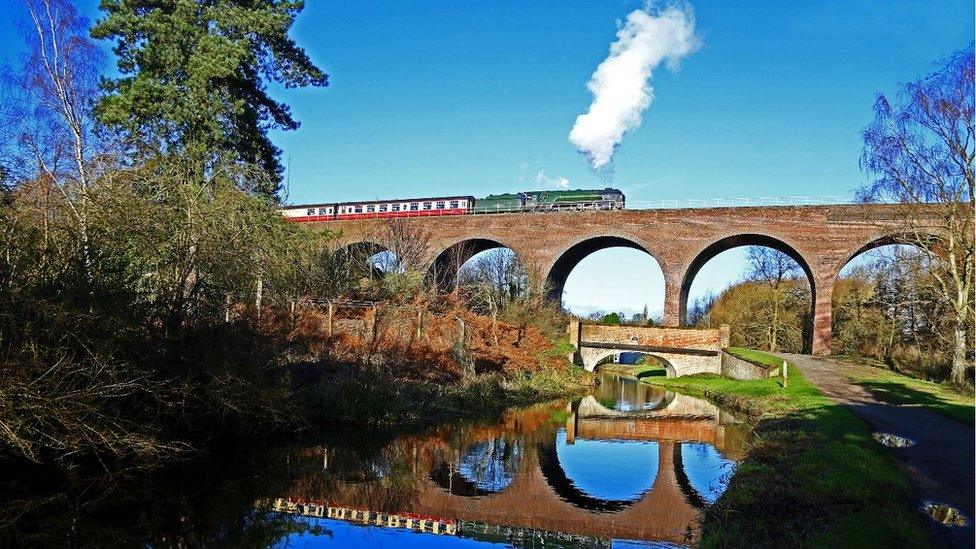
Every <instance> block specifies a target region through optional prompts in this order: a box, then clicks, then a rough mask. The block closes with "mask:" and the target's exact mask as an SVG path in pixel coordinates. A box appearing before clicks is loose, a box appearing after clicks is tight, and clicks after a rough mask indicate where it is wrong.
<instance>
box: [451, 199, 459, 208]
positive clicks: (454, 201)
mask: <svg viewBox="0 0 976 549" xmlns="http://www.w3.org/2000/svg"><path fill="white" fill-rule="evenodd" d="M457 208H458V201H457V200H452V201H451V209H452V210H456V209H457Z"/></svg>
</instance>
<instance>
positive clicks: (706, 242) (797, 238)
mask: <svg viewBox="0 0 976 549" xmlns="http://www.w3.org/2000/svg"><path fill="white" fill-rule="evenodd" d="M409 222H410V223H423V224H424V226H425V227H427V228H428V229H429V230H430V231H431V245H432V247H433V253H434V254H435V255H434V259H433V260H432V261H431V263H430V273H431V276H432V278H434V279H437V280H440V281H441V282H445V281H448V282H449V280H450V279H451V278H452V274H453V272H454V270H456V268H457V265H459V264H460V263H462V262H463V261H464V260H466V259H467V258H470V257H471V256H472V255H474V254H475V253H478V252H481V251H484V250H488V249H492V248H497V247H502V246H504V247H508V248H510V249H511V250H512V251H514V252H515V254H516V255H517V256H518V257H520V258H521V259H522V261H523V262H524V263H525V264H526V265H528V266H529V267H530V268H532V269H536V270H538V272H539V273H540V274H544V275H545V276H546V277H547V279H548V281H549V283H550V285H551V288H553V297H555V298H559V297H560V296H561V295H562V292H563V288H564V286H565V283H566V278H567V277H568V276H569V273H570V271H572V270H573V268H574V267H575V266H576V265H577V264H578V263H579V262H580V261H581V260H582V259H583V258H584V257H586V256H587V255H589V254H590V253H593V252H595V251H597V250H600V249H602V248H608V247H613V246H625V247H629V248H635V249H639V250H643V251H645V252H647V253H648V254H650V255H651V256H653V257H654V258H655V259H656V260H657V262H658V264H659V265H660V266H661V269H662V271H663V273H664V281H665V297H664V324H665V325H666V326H679V325H681V324H682V323H684V321H685V317H686V309H687V305H688V292H689V290H690V289H691V283H692V281H693V280H694V278H695V275H696V274H697V273H698V271H699V270H700V269H701V268H702V266H704V265H705V263H706V262H708V260H710V259H711V258H713V257H715V256H716V255H717V254H719V253H721V252H723V251H725V250H728V249H730V248H734V247H737V246H745V245H762V246H769V247H771V248H775V249H777V250H780V251H782V252H784V253H786V254H787V255H789V256H790V257H792V258H793V259H795V260H796V261H797V262H798V263H799V264H800V266H801V267H802V268H803V271H804V272H805V273H806V275H807V278H808V280H809V281H810V287H811V293H812V295H813V315H812V317H813V320H812V325H811V326H809V327H808V331H809V337H808V339H809V340H810V345H812V351H813V352H814V353H829V352H830V331H831V294H832V293H833V287H834V281H835V280H836V278H837V275H838V273H839V272H840V269H841V268H842V267H843V266H844V265H845V264H846V263H847V262H848V260H850V259H851V258H852V257H854V256H855V255H857V254H858V253H860V252H863V251H865V250H868V249H871V248H873V247H877V246H881V245H884V244H890V243H893V242H896V241H897V235H898V232H899V230H900V228H901V227H903V223H901V222H900V221H899V219H898V206H895V205H873V206H865V205H837V206H800V207H758V208H707V209H678V210H631V211H619V212H573V213H549V214H500V215H471V216H444V217H426V218H415V219H410V220H409ZM384 223H386V222H385V221H384V220H379V219H369V220H356V221H338V222H333V223H331V224H330V225H329V227H330V228H332V229H339V230H341V231H342V239H343V243H345V244H348V245H353V244H357V243H367V242H369V241H371V240H375V238H376V237H375V235H378V234H380V229H381V226H382V225H383V224H384Z"/></svg>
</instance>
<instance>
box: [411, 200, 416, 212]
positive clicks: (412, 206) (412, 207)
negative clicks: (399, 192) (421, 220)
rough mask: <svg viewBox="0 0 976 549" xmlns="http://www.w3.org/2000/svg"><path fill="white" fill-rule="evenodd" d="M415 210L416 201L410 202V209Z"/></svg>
mask: <svg viewBox="0 0 976 549" xmlns="http://www.w3.org/2000/svg"><path fill="white" fill-rule="evenodd" d="M416 210H417V203H416V202H411V203H410V211H416Z"/></svg>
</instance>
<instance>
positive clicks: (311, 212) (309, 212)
mask: <svg viewBox="0 0 976 549" xmlns="http://www.w3.org/2000/svg"><path fill="white" fill-rule="evenodd" d="M305 215H315V208H309V209H308V211H307V212H305Z"/></svg>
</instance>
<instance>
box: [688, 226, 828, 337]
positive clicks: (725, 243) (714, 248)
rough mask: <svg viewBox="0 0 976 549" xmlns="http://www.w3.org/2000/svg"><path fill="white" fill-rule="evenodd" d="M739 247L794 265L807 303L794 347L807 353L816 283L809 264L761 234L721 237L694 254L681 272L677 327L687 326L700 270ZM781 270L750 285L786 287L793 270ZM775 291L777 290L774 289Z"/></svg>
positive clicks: (773, 238) (771, 238) (732, 280)
mask: <svg viewBox="0 0 976 549" xmlns="http://www.w3.org/2000/svg"><path fill="white" fill-rule="evenodd" d="M743 247H748V248H752V249H753V250H755V249H756V248H760V250H758V251H759V252H760V253H759V254H757V256H762V250H761V249H762V248H766V249H767V250H766V251H771V252H775V253H773V254H770V255H767V256H765V257H768V258H770V259H769V261H771V262H777V261H779V258H777V257H776V255H777V253H778V254H783V255H785V256H786V258H788V259H786V260H785V261H786V262H787V263H788V262H790V261H792V262H793V263H795V265H794V266H793V268H797V267H798V270H799V271H800V272H802V274H803V276H804V278H805V279H806V282H807V285H808V288H809V299H808V306H807V308H806V312H805V313H804V314H803V317H802V324H803V327H802V334H800V335H799V340H800V343H798V345H800V346H801V347H802V350H803V352H810V350H811V347H812V342H813V323H814V314H813V309H814V305H815V304H816V299H817V296H816V291H817V287H816V279H815V277H814V275H813V271H812V269H811V267H810V265H809V263H808V262H807V260H806V259H805V258H804V257H803V256H802V255H801V254H800V252H798V251H797V250H796V248H794V247H793V246H791V245H790V244H787V243H786V242H784V241H783V240H780V239H778V238H776V237H773V236H769V235H765V234H759V233H749V234H737V235H732V236H728V237H724V238H722V239H719V240H717V241H715V242H713V243H711V244H709V245H708V246H706V247H705V248H704V249H702V250H701V251H700V252H698V254H697V255H696V256H695V257H694V259H693V260H692V261H691V263H690V264H689V265H688V268H687V269H686V270H685V273H684V277H683V278H682V281H681V287H680V289H679V297H678V315H679V316H678V319H679V322H680V325H681V326H688V325H689V310H688V301H689V296H690V294H691V290H692V284H693V283H694V282H695V278H696V277H697V276H698V274H699V273H700V272H701V271H702V269H703V268H704V267H705V266H706V265H707V264H708V263H709V262H710V261H712V260H713V259H715V258H716V257H718V256H719V255H720V254H722V253H724V252H727V251H729V250H733V249H736V248H743ZM779 257H782V256H779ZM787 267H789V266H787ZM750 268H756V266H755V265H753V266H750ZM782 268H783V267H782V266H780V265H777V266H775V267H772V268H770V269H769V271H770V272H769V273H768V276H769V277H770V279H769V280H763V281H754V282H756V283H760V284H762V283H770V284H787V283H789V282H790V279H791V278H792V277H793V276H794V275H793V274H792V273H791V272H790V271H792V270H793V269H792V268H788V269H786V271H780V272H778V271H777V269H782ZM763 270H765V269H763ZM779 276H784V278H783V279H782V280H777V279H776V278H777V277H779ZM730 282H731V283H735V282H736V280H735V279H732V278H730ZM776 291H779V290H778V289H777V290H776Z"/></svg>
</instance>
